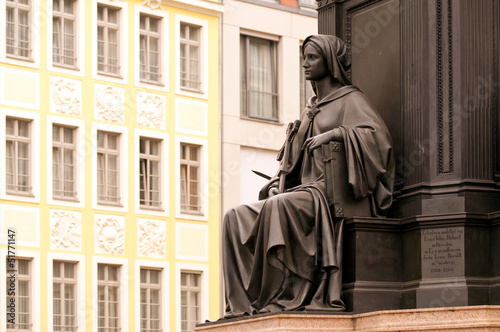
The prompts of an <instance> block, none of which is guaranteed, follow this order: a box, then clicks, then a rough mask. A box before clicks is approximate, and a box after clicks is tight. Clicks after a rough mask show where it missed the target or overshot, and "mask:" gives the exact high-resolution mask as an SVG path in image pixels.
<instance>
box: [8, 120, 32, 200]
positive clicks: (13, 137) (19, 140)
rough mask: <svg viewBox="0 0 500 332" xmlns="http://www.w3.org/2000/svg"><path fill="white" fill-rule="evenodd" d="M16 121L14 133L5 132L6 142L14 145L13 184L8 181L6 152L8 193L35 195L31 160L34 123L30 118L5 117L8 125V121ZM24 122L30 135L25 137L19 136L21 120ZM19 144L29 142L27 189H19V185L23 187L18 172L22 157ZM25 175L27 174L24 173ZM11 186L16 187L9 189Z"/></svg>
mask: <svg viewBox="0 0 500 332" xmlns="http://www.w3.org/2000/svg"><path fill="white" fill-rule="evenodd" d="M9 120H10V121H14V133H13V134H12V135H9V134H8V133H7V130H6V132H5V143H7V142H9V141H10V142H11V143H12V144H13V145H14V149H13V150H14V151H13V156H12V157H11V159H12V163H13V164H12V165H11V166H12V169H13V173H12V178H13V181H14V182H13V183H12V184H9V183H8V181H7V176H8V175H9V173H7V153H6V154H5V163H6V169H5V183H6V193H7V194H8V195H15V196H27V197H33V196H34V195H33V186H32V182H33V174H32V173H33V166H32V164H33V163H32V160H31V155H32V153H31V151H32V142H33V137H32V131H33V124H32V121H31V120H29V119H23V118H17V117H11V116H7V117H6V118H5V123H6V127H7V121H9ZM20 121H21V122H23V123H26V124H27V128H28V137H25V136H19V132H18V131H19V122H20ZM19 144H27V146H28V174H27V178H28V190H27V191H23V190H19V187H21V185H20V184H19V182H18V178H19V174H18V169H19V167H18V165H19V160H20V159H22V158H21V157H20V156H19ZM5 150H6V152H7V147H5ZM23 176H26V175H24V174H23ZM9 186H11V187H14V189H9ZM22 187H25V186H22Z"/></svg>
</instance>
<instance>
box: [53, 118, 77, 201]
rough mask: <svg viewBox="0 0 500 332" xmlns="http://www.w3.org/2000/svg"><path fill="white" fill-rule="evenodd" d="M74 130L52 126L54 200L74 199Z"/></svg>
mask: <svg viewBox="0 0 500 332" xmlns="http://www.w3.org/2000/svg"><path fill="white" fill-rule="evenodd" d="M75 131H76V130H75V129H74V128H70V127H65V126H61V125H56V124H54V125H53V126H52V194H53V197H54V199H70V200H75V199H76V176H75V174H76V164H75V158H76V139H75Z"/></svg>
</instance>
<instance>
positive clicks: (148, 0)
mask: <svg viewBox="0 0 500 332" xmlns="http://www.w3.org/2000/svg"><path fill="white" fill-rule="evenodd" d="M141 6H148V7H149V8H151V9H153V10H155V9H161V1H160V0H144V1H143V2H142V3H141Z"/></svg>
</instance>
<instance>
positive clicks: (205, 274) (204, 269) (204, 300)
mask: <svg viewBox="0 0 500 332" xmlns="http://www.w3.org/2000/svg"><path fill="white" fill-rule="evenodd" d="M181 272H196V273H200V275H201V280H200V285H201V292H200V303H201V305H200V307H201V309H200V316H201V317H200V318H201V321H202V322H203V321H205V320H206V319H209V316H208V315H209V292H210V288H209V284H208V281H209V267H208V265H203V264H189V263H177V264H175V290H176V295H175V296H176V310H175V312H176V327H175V328H176V332H181V331H182V330H181Z"/></svg>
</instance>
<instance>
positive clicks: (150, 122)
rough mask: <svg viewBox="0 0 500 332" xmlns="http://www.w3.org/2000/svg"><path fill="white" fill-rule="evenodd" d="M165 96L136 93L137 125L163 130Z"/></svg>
mask: <svg viewBox="0 0 500 332" xmlns="http://www.w3.org/2000/svg"><path fill="white" fill-rule="evenodd" d="M165 107H166V102H165V96H162V95H157V94H152V93H147V92H142V91H138V92H137V124H138V125H139V126H141V127H148V128H157V129H165V113H166V111H165Z"/></svg>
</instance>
